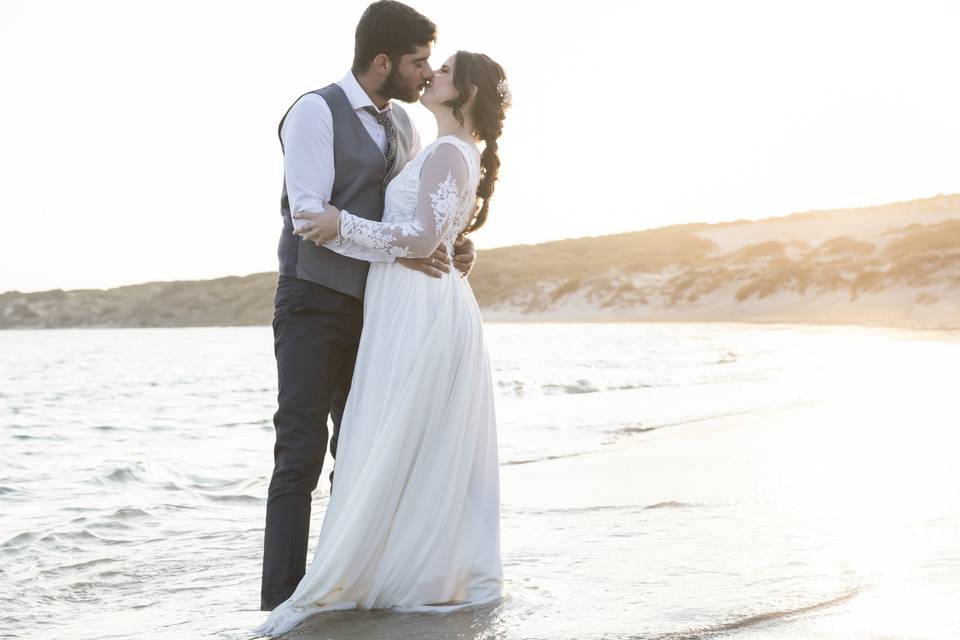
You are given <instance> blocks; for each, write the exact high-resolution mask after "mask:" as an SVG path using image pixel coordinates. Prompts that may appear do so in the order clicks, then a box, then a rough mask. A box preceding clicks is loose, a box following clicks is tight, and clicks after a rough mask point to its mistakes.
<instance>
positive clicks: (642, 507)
mask: <svg viewBox="0 0 960 640" xmlns="http://www.w3.org/2000/svg"><path fill="white" fill-rule="evenodd" d="M707 506H710V505H708V504H705V503H699V502H681V501H679V500H665V501H663V502H655V503H653V504H606V505H591V506H588V507H557V508H554V509H542V508H537V509H523V508H514V509H506V508H505V509H504V510H506V511H517V512H519V513H527V514H546V513H560V514H578V513H603V512H610V511H614V512H625V513H632V512H639V511H646V510H648V509H687V508H697V507H707Z"/></svg>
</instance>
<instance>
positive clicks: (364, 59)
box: [351, 0, 437, 75]
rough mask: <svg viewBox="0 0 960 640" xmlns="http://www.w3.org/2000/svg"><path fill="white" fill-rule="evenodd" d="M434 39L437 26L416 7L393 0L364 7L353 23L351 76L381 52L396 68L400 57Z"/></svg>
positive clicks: (365, 68)
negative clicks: (358, 17) (353, 37)
mask: <svg viewBox="0 0 960 640" xmlns="http://www.w3.org/2000/svg"><path fill="white" fill-rule="evenodd" d="M436 39H437V25H435V24H433V23H432V22H430V20H429V19H428V18H427V17H426V16H424V15H421V14H420V13H418V12H417V11H416V9H414V8H413V7H408V6H407V5H405V4H403V3H402V2H396V0H379V2H374V3H373V4H371V5H370V6H369V7H367V10H366V11H364V12H363V15H362V16H360V22H358V23H357V32H356V35H355V39H354V42H355V44H354V48H353V67H352V68H351V69H352V71H353V73H354V75H359V74H361V73H363V72H364V71H366V70H367V67H369V66H370V63H371V62H373V59H374V58H376V57H377V55H379V54H381V53H385V54H387V56H389V58H390V62H392V63H393V66H394V68H396V66H397V65H398V64H399V63H400V56H402V55H404V54H407V53H413V52H414V51H416V50H417V47H423V46H426V45H428V44H429V43H431V42H434V41H436Z"/></svg>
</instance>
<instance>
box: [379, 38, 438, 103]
mask: <svg viewBox="0 0 960 640" xmlns="http://www.w3.org/2000/svg"><path fill="white" fill-rule="evenodd" d="M429 58H430V45H429V44H427V45H425V46H422V47H417V50H416V51H414V52H413V53H407V54H404V55H402V56H400V60H399V62H398V63H397V64H394V65H393V66H392V67H391V69H390V75H388V76H387V79H386V80H384V82H383V88H382V89H381V90H380V93H381V94H382V95H383V96H384V97H385V98H388V99H389V98H396V99H397V100H403V101H404V102H416V101H417V100H419V99H420V93H421V92H422V91H423V89H424V87H425V86H426V85H427V82H429V81H430V79H431V78H433V69H431V68H430V65H429V64H427V60H428V59H429Z"/></svg>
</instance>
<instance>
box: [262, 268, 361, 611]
mask: <svg viewBox="0 0 960 640" xmlns="http://www.w3.org/2000/svg"><path fill="white" fill-rule="evenodd" d="M362 327H363V302H362V301H360V300H358V299H356V298H353V297H351V296H348V295H346V294H343V293H340V292H338V291H334V290H333V289H329V288H327V287H324V286H321V285H319V284H315V283H313V282H309V281H307V280H300V279H299V278H292V277H290V276H285V275H282V274H281V275H280V276H279V279H278V282H277V293H276V297H275V299H274V317H273V339H274V353H275V354H276V358H277V381H278V390H279V392H278V394H277V404H278V408H277V412H276V413H275V414H274V416H273V425H274V430H275V432H276V443H275V445H274V449H273V460H274V467H273V476H272V477H271V479H270V488H269V491H268V493H267V515H266V527H265V530H264V540H263V579H262V582H261V587H260V609H261V610H262V611H271V610H273V609H274V608H275V607H276V606H277V605H278V604H280V603H281V602H283V601H284V600H286V599H287V598H289V597H290V595H291V594H292V593H293V591H294V589H296V587H297V584H299V582H300V579H301V578H302V577H303V575H304V573H305V572H306V560H307V537H308V534H309V529H310V494H311V492H312V491H313V490H314V489H316V487H317V483H318V482H319V478H320V470H321V466H322V465H323V458H324V455H325V453H326V449H327V437H328V430H327V416H328V415H329V416H330V418H331V419H332V421H333V437H332V438H331V440H330V454H331V455H332V456H336V453H337V436H338V435H339V432H340V419H341V417H342V416H343V408H344V405H345V403H346V398H347V393H348V392H349V391H350V380H351V378H352V377H353V366H354V363H355V361H356V357H357V345H358V344H359V342H360V331H361V329H362ZM330 482H331V483H332V482H333V472H332V471H331V473H330Z"/></svg>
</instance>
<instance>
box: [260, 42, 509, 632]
mask: <svg viewBox="0 0 960 640" xmlns="http://www.w3.org/2000/svg"><path fill="white" fill-rule="evenodd" d="M420 101H421V102H422V103H423V105H424V106H426V107H427V108H428V109H429V110H430V111H431V112H432V113H433V115H434V116H435V117H436V120H437V132H438V137H437V139H436V140H435V141H434V142H432V143H431V144H429V145H428V146H427V147H426V148H424V149H423V151H421V152H420V154H419V155H417V156H416V158H414V159H413V160H412V161H411V162H410V163H409V164H407V165H406V167H404V168H403V170H402V171H401V172H400V173H399V175H397V177H396V178H394V179H393V180H392V181H391V182H390V184H389V185H388V187H387V190H386V196H385V197H386V201H385V209H384V214H383V222H376V221H371V220H366V219H364V218H360V217H357V216H354V215H352V214H350V213H349V212H345V211H344V212H340V211H339V210H338V209H337V208H336V207H334V206H332V205H327V207H326V208H325V210H324V211H323V212H321V213H310V212H300V213H298V214H297V215H295V216H294V217H295V218H299V219H304V220H308V221H309V224H307V225H306V226H305V227H303V228H302V229H301V230H300V231H299V233H300V235H302V236H303V237H304V238H306V239H307V240H311V241H313V242H316V243H318V244H319V243H323V242H328V241H330V240H332V239H337V240H339V241H342V240H343V239H349V240H352V241H353V242H356V243H359V244H362V245H364V246H367V247H370V248H373V249H377V250H380V251H385V252H387V253H390V254H392V255H394V256H398V257H425V256H430V255H431V254H432V253H433V252H434V250H435V249H436V248H437V247H438V246H440V244H441V243H443V244H444V245H445V246H446V247H453V245H454V240H455V239H456V238H457V237H458V236H459V235H460V234H462V233H469V232H471V231H474V230H476V229H478V228H479V227H480V226H481V225H482V224H483V223H484V221H485V220H486V217H487V210H488V208H489V203H490V196H491V195H492V193H493V189H494V183H495V181H496V179H497V171H498V168H499V165H500V161H499V159H498V157H497V138H498V137H499V136H500V132H501V129H502V126H503V119H504V110H505V109H506V107H507V106H509V103H510V94H509V90H508V88H507V84H506V77H505V75H504V72H503V69H502V67H501V66H500V65H499V64H497V63H496V62H494V61H493V60H491V59H490V58H489V57H487V56H485V55H483V54H478V53H470V52H466V51H458V52H457V53H456V54H455V55H453V56H451V57H450V58H449V59H448V60H447V61H446V63H445V64H444V65H443V66H442V67H440V69H439V70H437V71H436V72H435V74H434V77H433V80H432V82H431V83H430V85H429V86H428V87H427V88H426V90H425V91H424V93H423V96H422V97H421V99H420ZM481 140H482V141H483V142H484V143H485V144H484V148H483V153H480V151H479V149H478V146H477V144H478V142H479V141H481ZM478 198H479V199H481V200H482V205H481V206H480V207H479V209H478V208H477V199H478ZM363 312H364V322H363V332H362V334H361V339H360V346H359V351H358V353H357V362H356V368H355V369H354V375H353V383H352V386H351V391H350V395H349V396H348V399H347V404H346V408H345V411H344V415H343V425H342V429H341V432H340V439H339V444H338V448H337V459H336V467H335V471H336V477H335V480H334V488H333V489H332V491H331V494H330V501H329V504H328V506H327V510H326V513H325V515H324V519H323V525H322V527H321V530H320V537H319V539H318V542H317V547H316V551H315V552H314V558H313V561H312V563H311V564H310V566H309V567H308V568H307V572H306V574H305V575H304V576H303V579H302V580H301V581H300V583H299V585H298V586H297V588H296V590H295V591H294V593H293V595H291V596H290V598H288V599H287V600H286V601H284V602H283V603H281V604H280V605H279V606H277V607H276V608H275V609H274V610H273V611H272V612H271V613H270V615H269V617H268V618H267V619H266V620H265V621H264V622H263V623H262V624H261V625H260V626H259V627H257V628H256V629H254V632H256V633H259V634H276V633H283V632H284V631H287V630H289V629H291V628H293V627H294V626H296V625H297V624H299V623H300V622H301V621H302V620H304V619H305V618H307V617H308V616H310V615H311V614H313V613H317V612H320V611H330V610H336V609H352V608H364V609H374V608H376V609H386V608H389V609H395V610H399V611H435V612H447V611H453V610H456V609H460V608H465V607H475V606H480V605H484V604H488V603H491V602H494V601H496V600H497V599H499V598H500V595H501V590H502V584H503V570H502V567H501V563H500V484H499V475H498V473H499V469H498V460H497V434H496V421H495V415H494V402H493V388H492V383H491V377H490V364H489V360H488V356H487V350H486V347H485V345H484V341H483V327H482V324H481V319H480V311H479V308H478V306H477V302H476V299H475V298H474V295H473V291H472V290H471V289H470V285H469V284H468V282H467V280H466V279H464V278H460V277H455V276H454V274H453V273H447V274H445V275H444V276H443V277H441V278H429V277H425V276H423V275H422V274H420V273H418V272H416V271H413V270H411V269H406V268H403V267H402V266H401V265H399V264H397V263H395V262H376V263H373V264H371V265H370V271H369V275H368V277H367V284H366V292H365V294H364V309H363Z"/></svg>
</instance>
